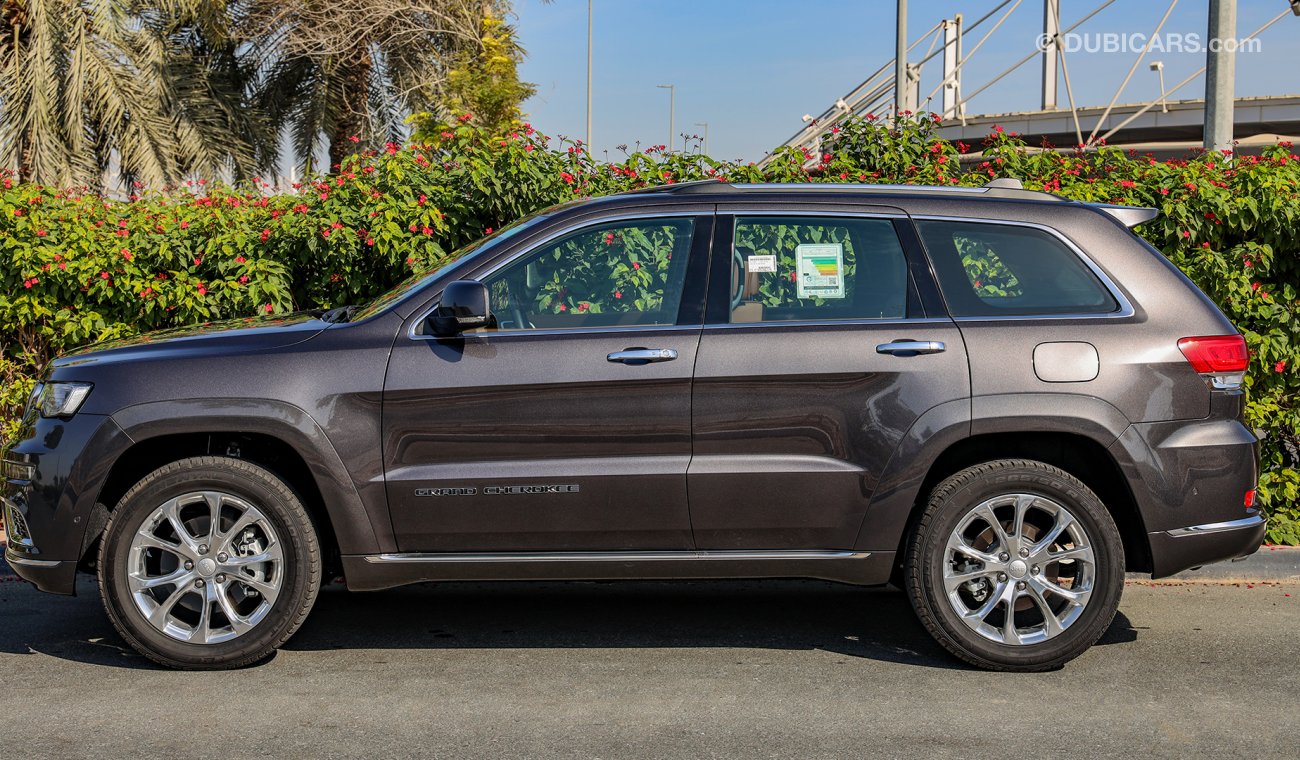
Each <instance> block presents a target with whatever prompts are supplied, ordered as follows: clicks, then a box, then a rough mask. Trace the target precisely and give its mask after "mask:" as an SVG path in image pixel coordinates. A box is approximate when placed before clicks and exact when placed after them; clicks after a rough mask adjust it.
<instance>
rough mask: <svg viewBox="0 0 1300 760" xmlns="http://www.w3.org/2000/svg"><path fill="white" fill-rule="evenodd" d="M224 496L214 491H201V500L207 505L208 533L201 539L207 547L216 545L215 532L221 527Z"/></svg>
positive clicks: (211, 547) (210, 547)
mask: <svg viewBox="0 0 1300 760" xmlns="http://www.w3.org/2000/svg"><path fill="white" fill-rule="evenodd" d="M224 498H225V497H223V496H222V495H221V494H219V493H216V492H215V491H204V492H203V502H204V503H205V504H207V505H208V534H207V535H206V536H204V537H203V539H202V540H203V543H205V544H207V546H208V548H209V549H213V548H215V546H216V538H217V534H218V533H219V532H220V528H221V502H222V500H223V499H224Z"/></svg>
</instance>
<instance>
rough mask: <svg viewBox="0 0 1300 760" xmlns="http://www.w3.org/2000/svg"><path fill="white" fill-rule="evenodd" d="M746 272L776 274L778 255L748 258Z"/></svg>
mask: <svg viewBox="0 0 1300 760" xmlns="http://www.w3.org/2000/svg"><path fill="white" fill-rule="evenodd" d="M745 271H747V272H749V273H751V274H753V273H756V272H775V271H776V254H769V255H767V256H749V257H747V258H746V259H745Z"/></svg>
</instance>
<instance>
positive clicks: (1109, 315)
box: [912, 214, 1137, 323]
mask: <svg viewBox="0 0 1300 760" xmlns="http://www.w3.org/2000/svg"><path fill="white" fill-rule="evenodd" d="M912 219H914V220H916V221H926V222H967V223H970V224H994V225H1002V226H1009V227H1030V228H1033V229H1036V230H1041V231H1043V232H1046V233H1047V234H1049V235H1051V236H1052V237H1054V238H1056V239H1057V240H1059V241H1061V243H1063V244H1064V245H1065V246H1066V247H1067V248H1069V249H1070V250H1071V251H1073V252H1074V255H1075V256H1078V257H1079V260H1080V261H1082V262H1083V265H1084V266H1086V267H1087V268H1088V270H1089V271H1091V272H1092V273H1093V275H1094V276H1095V277H1096V278H1097V279H1098V280H1099V281H1100V282H1101V285H1102V287H1104V288H1105V289H1106V290H1107V291H1108V292H1109V293H1110V296H1111V298H1114V299H1115V302H1116V303H1117V304H1119V309H1118V310H1117V311H1111V312H1105V313H1101V314H1098V313H1075V314H999V315H997V316H988V317H957V316H954V317H953V318H952V319H953V321H954V322H959V323H964V322H1008V321H1020V322H1025V321H1038V320H1062V319H1127V318H1128V317H1131V316H1133V315H1134V314H1136V313H1137V312H1136V311H1135V310H1134V308H1133V304H1132V303H1130V302H1129V300H1128V298H1127V297H1125V295H1124V292H1123V291H1122V290H1120V289H1119V286H1118V285H1116V284H1115V281H1114V280H1112V279H1111V278H1110V276H1109V275H1107V274H1106V272H1105V271H1104V270H1102V268H1101V267H1099V266H1097V262H1095V261H1093V260H1092V257H1091V256H1089V255H1088V254H1086V253H1084V251H1083V249H1082V248H1080V247H1079V246H1077V245H1075V243H1074V241H1073V240H1071V239H1069V238H1068V237H1066V236H1065V235H1064V234H1063V233H1062V232H1061V231H1060V230H1057V229H1055V228H1053V227H1049V226H1047V225H1045V224H1038V223H1036V222H1022V221H1014V220H1009V219H981V218H978V217H965V216H943V215H939V214H918V215H916V216H913V217H912ZM922 245H924V240H922ZM926 255H927V256H928V255H930V252H929V251H926ZM937 279H938V278H937V277H936V280H937ZM939 292H940V293H942V292H943V285H942V283H940V284H939Z"/></svg>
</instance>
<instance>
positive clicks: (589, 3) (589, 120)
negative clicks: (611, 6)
mask: <svg viewBox="0 0 1300 760" xmlns="http://www.w3.org/2000/svg"><path fill="white" fill-rule="evenodd" d="M591 3H592V0H587V151H588V152H591V150H592V147H591Z"/></svg>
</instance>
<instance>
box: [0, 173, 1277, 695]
mask: <svg viewBox="0 0 1300 760" xmlns="http://www.w3.org/2000/svg"><path fill="white" fill-rule="evenodd" d="M1155 215H1156V212H1155V211H1154V210H1151V209H1141V208H1132V207H1120V206H1104V205H1095V204H1085V203H1077V202H1072V201H1066V200H1064V199H1061V198H1058V197H1056V196H1052V195H1048V194H1044V193H1036V192H1028V191H1025V190H1022V189H1019V187H1018V183H1015V182H1014V181H1010V182H1008V181H1006V180H1002V181H998V182H995V183H993V184H992V185H990V186H988V187H985V188H927V187H885V186H837V185H805V186H797V187H795V186H779V185H751V186H731V185H727V184H723V183H719V182H704V183H684V184H678V185H670V186H667V187H661V188H655V189H653V190H647V191H640V192H635V193H628V194H624V195H619V196H613V197H608V198H602V199H599V200H593V201H586V202H579V203H573V204H569V205H565V206H561V207H557V208H552V209H549V210H546V211H544V212H541V213H539V214H537V215H535V216H532V217H529V218H527V219H524V220H521V221H519V222H517V223H515V224H514V225H512V226H511V227H508V228H506V229H504V230H501V231H499V232H497V233H496V234H494V235H492V236H489V237H487V238H485V239H483V240H481V241H479V242H477V243H475V244H474V245H471V246H469V247H468V248H466V249H464V250H463V251H461V252H459V255H458V256H457V257H456V258H455V260H454V261H453V262H452V263H449V264H447V265H445V266H443V267H442V268H441V269H438V270H436V271H431V272H425V273H421V274H419V275H417V276H415V277H413V278H411V279H410V280H409V281H408V282H406V283H404V284H403V285H401V286H399V287H398V288H396V289H395V290H393V291H392V292H390V293H388V294H386V295H384V296H383V297H381V298H380V299H378V300H377V301H376V302H374V303H372V304H369V305H366V306H361V307H346V308H340V309H335V310H332V311H328V312H324V313H319V312H317V313H305V314H299V315H293V316H290V317H287V318H276V319H272V318H266V319H249V320H244V321H241V322H235V323H225V324H219V325H203V326H199V327H194V328H190V329H183V330H178V331H174V332H171V333H161V334H159V333H155V334H150V335H145V336H142V337H140V338H138V339H135V340H132V341H126V342H121V343H115V344H101V345H98V346H94V347H92V348H89V349H86V350H83V351H80V352H78V353H75V354H73V355H70V356H66V357H63V358H60V359H58V360H56V361H54V362H53V363H52V364H51V366H50V367H49V368H48V370H47V371H46V373H45V375H44V377H43V378H42V380H41V384H40V386H38V388H37V390H36V392H35V393H34V394H33V396H32V399H31V402H30V404H29V405H28V409H27V411H26V414H25V418H24V421H23V427H22V432H21V435H20V440H18V441H17V443H16V444H15V445H13V446H12V448H11V449H10V450H9V451H7V452H6V453H5V457H4V476H5V485H4V490H3V494H4V509H5V518H6V523H7V526H8V531H9V541H8V548H7V550H6V555H5V556H6V559H7V560H8V562H9V564H10V565H12V566H13V568H14V571H15V572H17V573H19V574H20V575H22V576H23V577H24V578H26V579H28V580H30V581H32V582H33V583H35V584H36V585H37V586H39V587H40V588H42V589H44V590H46V591H53V592H57V593H64V594H67V593H72V592H73V590H74V577H75V574H76V573H77V572H78V571H79V570H85V571H93V572H97V574H98V578H99V586H100V591H101V593H102V595H103V599H104V604H105V608H106V609H107V612H108V615H109V617H110V618H111V619H112V622H113V623H114V625H115V626H116V627H117V629H118V630H119V631H120V632H121V634H122V636H123V637H124V638H125V639H126V640H127V641H128V642H130V644H131V645H133V646H134V647H136V648H137V649H139V650H140V651H141V652H143V653H144V654H146V655H147V656H149V657H150V658H152V659H154V660H156V661H158V662H160V663H163V664H166V665H170V666H175V667H183V668H224V667H235V666H241V665H246V664H249V663H253V662H256V661H258V660H260V659H263V658H265V657H267V656H268V655H269V653H271V652H272V651H273V650H274V649H275V648H276V647H278V646H280V645H281V644H283V643H284V642H285V641H286V640H287V639H288V638H289V637H290V636H291V635H292V634H293V633H294V631H295V630H297V628H298V627H299V626H300V625H301V624H302V622H303V620H304V619H305V618H306V616H307V614H308V612H309V611H310V610H311V607H312V604H313V602H314V601H315V598H316V594H317V591H318V589H319V588H320V586H321V583H322V580H323V579H325V578H330V577H333V576H334V575H335V574H336V573H342V574H343V576H344V577H345V578H346V581H347V585H348V587H349V588H351V589H355V590H375V589H384V588H389V587H392V586H397V585H400V584H406V583H416V582H420V581H433V580H494V579H618V578H662V579H668V578H772V577H805V578H822V579H829V580H834V581H842V582H845V583H854V584H862V585H875V584H884V583H890V582H893V583H895V584H898V585H899V586H901V587H902V588H904V589H905V590H906V592H907V594H908V595H909V597H910V598H911V601H912V604H913V605H914V607H915V609H916V613H917V615H918V616H919V617H920V620H921V621H922V622H923V623H924V625H925V627H926V628H927V629H928V630H929V631H930V632H931V633H932V634H933V635H934V637H935V638H936V639H937V640H938V641H939V643H941V644H942V645H943V646H944V647H946V648H947V649H948V650H949V651H951V652H952V653H953V654H955V655H957V656H958V657H960V658H962V659H964V660H966V661H968V662H971V663H974V664H976V665H979V666H981V667H986V668H995V669H1003V670H1043V669H1047V668H1052V667H1056V666H1059V665H1061V664H1062V663H1064V662H1066V661H1068V660H1069V659H1071V658H1073V657H1075V656H1077V655H1079V654H1080V653H1081V652H1083V651H1084V650H1085V649H1087V648H1088V647H1089V646H1091V645H1092V644H1093V643H1094V642H1095V641H1096V640H1097V638H1098V637H1099V636H1100V635H1101V634H1102V632H1103V631H1105V630H1106V628H1107V626H1109V625H1110V623H1111V620H1112V618H1113V616H1114V613H1115V610H1116V607H1117V605H1118V604H1119V599H1120V592H1121V590H1122V588H1123V583H1124V572H1125V571H1126V570H1129V571H1138V572H1144V573H1150V574H1151V575H1153V576H1155V577H1160V576H1166V575H1169V574H1171V573H1175V572H1177V571H1180V570H1184V569H1186V568H1189V567H1194V566H1198V565H1202V564H1205V563H1208V562H1215V561H1219V560H1226V559H1232V558H1235V557H1239V556H1243V555H1246V554H1249V553H1251V552H1253V551H1255V550H1256V549H1257V548H1258V546H1259V544H1260V541H1261V539H1262V536H1263V532H1264V518H1263V516H1262V515H1261V513H1260V512H1259V510H1258V509H1256V508H1255V506H1254V488H1255V484H1256V475H1257V472H1256V469H1257V464H1256V449H1255V446H1256V441H1255V438H1254V436H1253V435H1252V434H1251V433H1250V431H1249V430H1247V429H1246V428H1245V427H1244V426H1243V425H1242V422H1241V419H1242V403H1243V391H1242V376H1243V372H1244V371H1245V370H1246V366H1247V352H1246V347H1245V343H1244V341H1243V339H1242V337H1241V336H1240V335H1239V334H1238V333H1237V331H1236V330H1235V329H1234V328H1233V326H1232V324H1230V323H1229V322H1228V320H1227V319H1226V318H1225V317H1224V316H1223V314H1221V313H1220V312H1219V310H1218V309H1217V308H1215V306H1214V304H1212V303H1211V302H1210V301H1209V300H1208V299H1207V298H1206V297H1205V296H1204V295H1203V294H1202V293H1200V292H1199V291H1198V290H1197V289H1196V287H1194V286H1193V285H1192V284H1191V283H1190V282H1189V281H1188V280H1187V279H1186V278H1185V277H1183V276H1182V275H1181V274H1180V273H1179V272H1178V271H1177V270H1176V269H1175V268H1174V267H1173V266H1172V265H1170V263H1169V262H1168V261H1167V260H1166V259H1165V258H1164V257H1163V256H1162V255H1160V254H1159V253H1158V252H1157V251H1155V250H1154V249H1152V248H1151V247H1150V246H1148V245H1147V244H1146V243H1144V242H1143V241H1142V240H1140V239H1139V238H1138V237H1136V236H1135V235H1133V234H1132V233H1131V232H1130V231H1129V227H1131V226H1133V225H1135V224H1140V223H1142V222H1146V221H1149V220H1151V219H1152V218H1154V216H1155Z"/></svg>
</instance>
